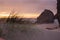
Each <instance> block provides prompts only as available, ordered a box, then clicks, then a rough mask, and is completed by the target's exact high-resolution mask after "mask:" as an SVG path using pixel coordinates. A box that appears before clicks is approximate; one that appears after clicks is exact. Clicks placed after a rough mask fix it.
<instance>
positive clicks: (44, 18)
mask: <svg viewBox="0 0 60 40" xmlns="http://www.w3.org/2000/svg"><path fill="white" fill-rule="evenodd" d="M53 22H54V14H53V12H52V11H50V10H47V9H45V10H44V11H43V12H42V13H41V15H39V17H38V18H37V23H53Z"/></svg>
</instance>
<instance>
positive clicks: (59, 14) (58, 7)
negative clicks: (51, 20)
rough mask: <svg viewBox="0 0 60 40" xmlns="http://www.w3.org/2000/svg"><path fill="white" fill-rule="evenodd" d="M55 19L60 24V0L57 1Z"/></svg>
mask: <svg viewBox="0 0 60 40" xmlns="http://www.w3.org/2000/svg"><path fill="white" fill-rule="evenodd" d="M55 17H56V19H58V22H59V24H60V0H57V14H56V15H55Z"/></svg>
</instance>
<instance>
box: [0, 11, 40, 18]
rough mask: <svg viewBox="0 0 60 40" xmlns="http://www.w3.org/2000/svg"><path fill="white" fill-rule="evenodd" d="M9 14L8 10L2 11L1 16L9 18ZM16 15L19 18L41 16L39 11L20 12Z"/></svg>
mask: <svg viewBox="0 0 60 40" xmlns="http://www.w3.org/2000/svg"><path fill="white" fill-rule="evenodd" d="M8 16H9V13H8V12H0V18H7V17H8ZM16 16H18V17H19V18H37V17H38V16H39V14H38V13H22V14H21V13H19V14H17V15H16Z"/></svg>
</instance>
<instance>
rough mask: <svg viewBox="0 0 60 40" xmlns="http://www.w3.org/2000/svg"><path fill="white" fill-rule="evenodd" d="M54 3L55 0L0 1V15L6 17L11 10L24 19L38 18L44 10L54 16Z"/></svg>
mask: <svg viewBox="0 0 60 40" xmlns="http://www.w3.org/2000/svg"><path fill="white" fill-rule="evenodd" d="M56 3H57V1H56V0H0V14H1V15H3V14H6V15H8V14H9V13H10V12H11V11H12V10H13V9H14V10H15V12H17V14H20V15H19V16H21V15H22V14H23V15H24V17H31V16H32V17H33V16H34V17H35V16H38V15H39V14H41V12H42V11H43V10H44V9H49V10H51V11H53V13H54V14H56V12H57V10H56ZM6 15H5V16H6ZM27 15H29V16H27Z"/></svg>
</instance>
